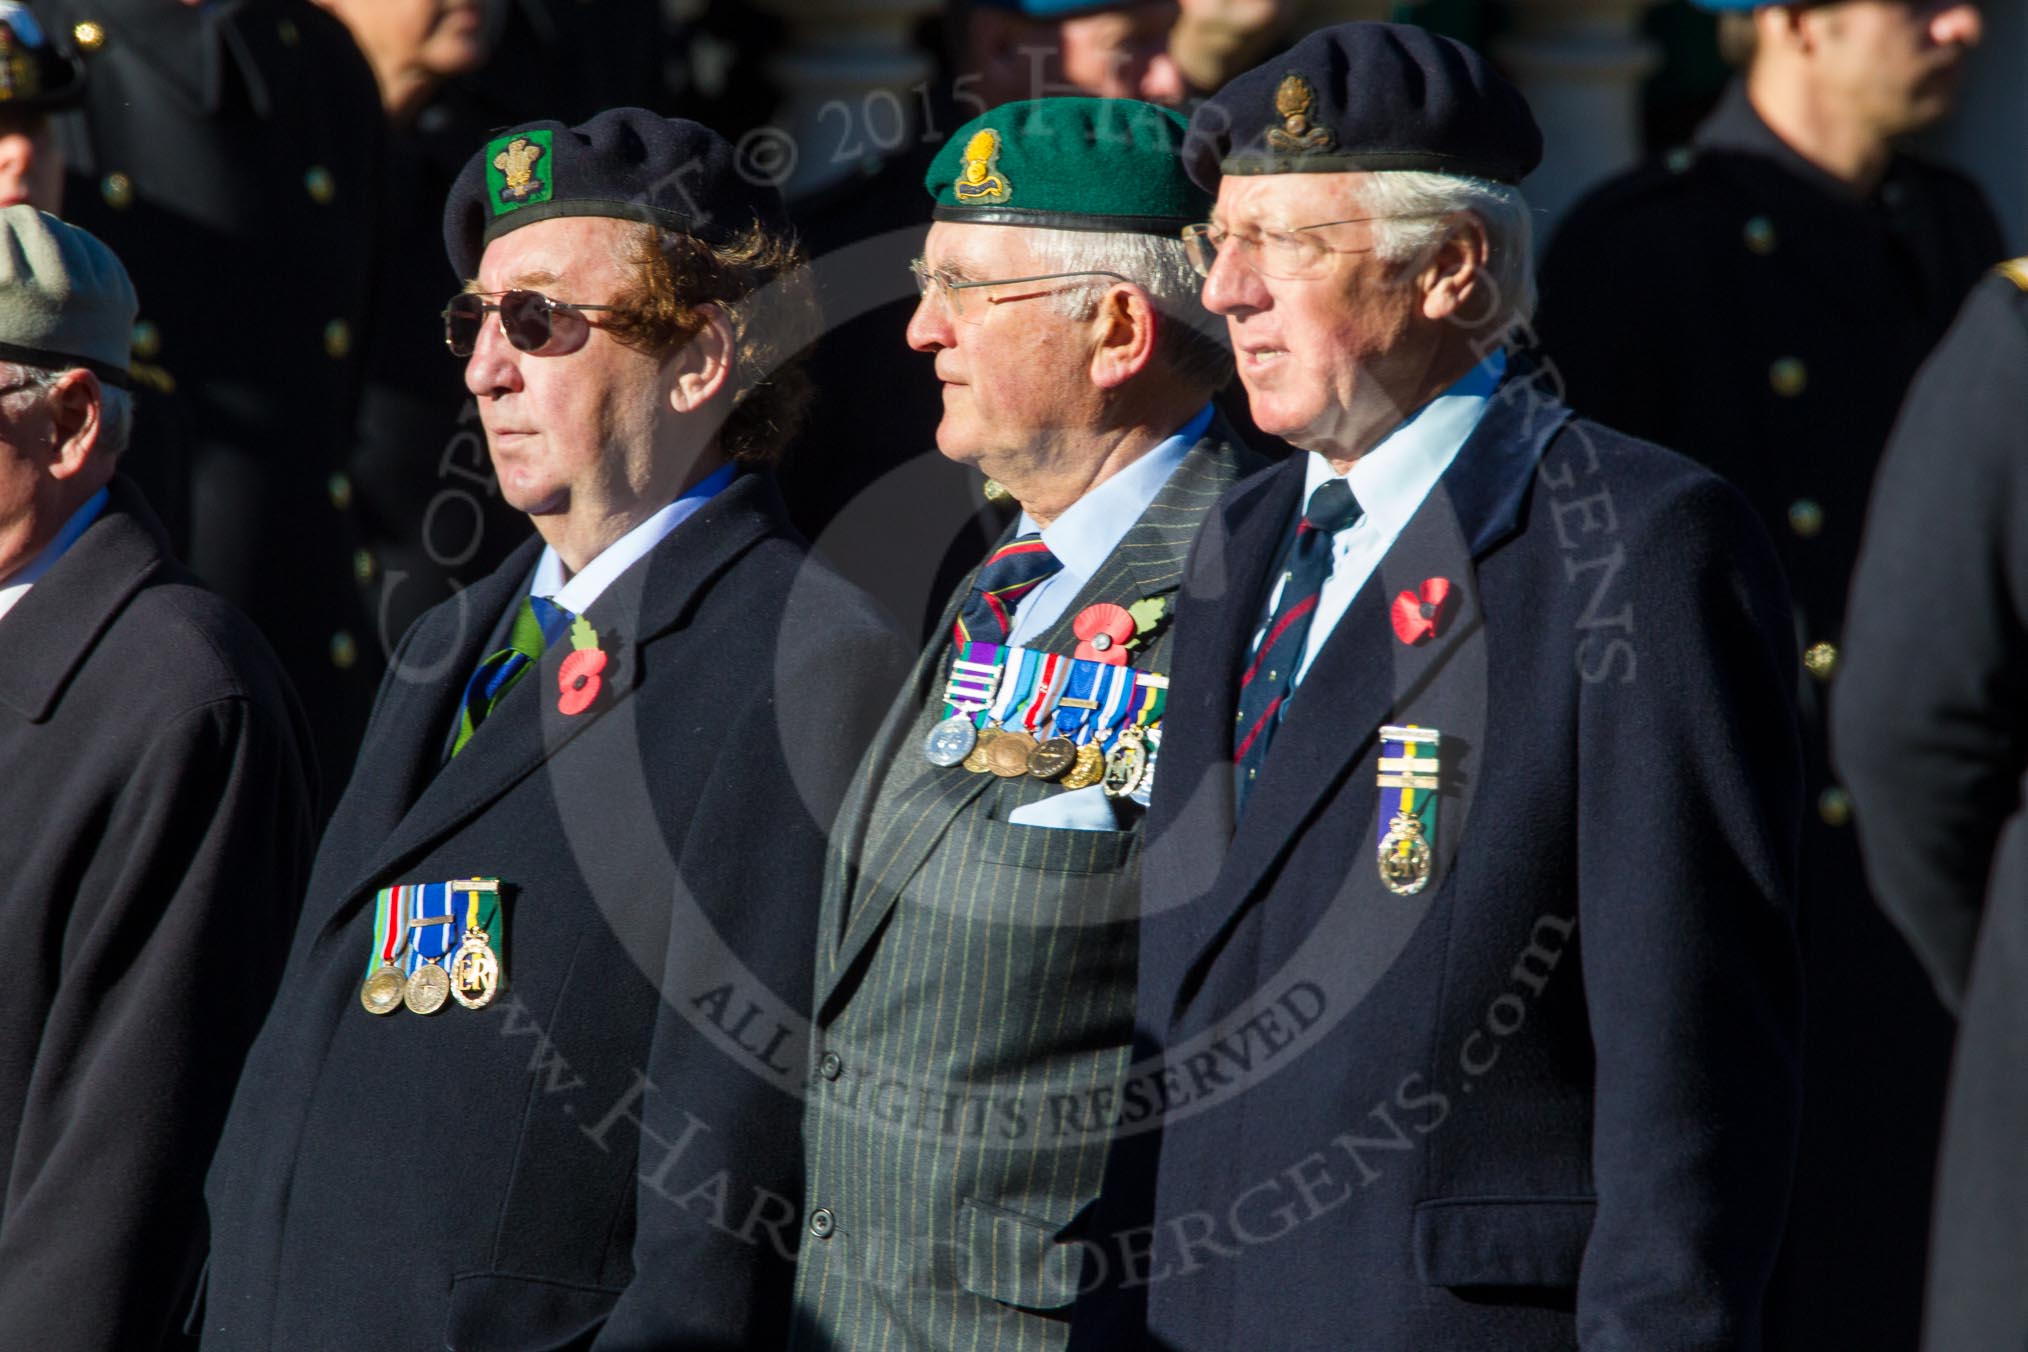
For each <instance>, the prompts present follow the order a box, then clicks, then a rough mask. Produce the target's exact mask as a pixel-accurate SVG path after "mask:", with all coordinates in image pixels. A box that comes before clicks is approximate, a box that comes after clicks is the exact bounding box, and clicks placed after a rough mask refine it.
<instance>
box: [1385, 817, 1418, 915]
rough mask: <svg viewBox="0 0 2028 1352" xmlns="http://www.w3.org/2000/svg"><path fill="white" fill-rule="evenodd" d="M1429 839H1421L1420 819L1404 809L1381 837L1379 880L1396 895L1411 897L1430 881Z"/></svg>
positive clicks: (1388, 825)
mask: <svg viewBox="0 0 2028 1352" xmlns="http://www.w3.org/2000/svg"><path fill="white" fill-rule="evenodd" d="M1429 865H1430V851H1429V841H1428V840H1426V839H1424V838H1423V834H1422V822H1421V821H1419V820H1417V819H1416V818H1414V817H1411V816H1409V815H1408V814H1407V813H1406V812H1397V813H1395V814H1394V819H1393V820H1392V821H1390V822H1389V823H1388V824H1387V834H1386V835H1384V836H1382V837H1381V838H1380V881H1381V884H1382V885H1383V886H1384V887H1386V888H1387V890H1388V891H1390V892H1392V893H1394V894H1395V895H1397V896H1403V897H1406V896H1411V895H1413V894H1414V893H1417V892H1420V891H1422V889H1423V887H1424V886H1425V885H1426V884H1427V883H1428V882H1429Z"/></svg>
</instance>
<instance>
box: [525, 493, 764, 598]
mask: <svg viewBox="0 0 2028 1352" xmlns="http://www.w3.org/2000/svg"><path fill="white" fill-rule="evenodd" d="M733 472H734V467H733V466H731V465H726V466H724V467H722V468H720V469H718V470H717V471H715V472H714V473H712V474H711V475H710V476H709V477H708V478H705V479H703V480H701V481H699V482H698V483H697V484H696V485H695V486H694V487H692V488H691V489H690V491H689V492H687V493H685V494H684V495H683V496H682V497H680V498H678V499H676V501H674V502H672V503H670V504H669V505H668V506H667V507H664V508H663V509H662V510H661V511H659V512H657V513H655V514H654V515H653V516H651V517H649V518H648V519H647V520H646V521H643V522H642V523H641V524H640V525H638V526H636V527H634V528H633V529H632V530H630V531H628V532H627V533H626V534H625V535H622V536H621V537H620V538H619V539H617V540H615V541H613V542H612V543H611V544H609V545H607V546H606V547H605V548H604V549H602V550H600V551H599V552H598V553H597V554H595V555H593V556H592V559H591V561H590V562H589V563H587V564H585V566H584V567H583V568H580V569H579V570H578V571H577V573H576V575H574V576H573V577H572V578H571V579H570V580H569V581H567V582H566V581H565V580H564V576H563V560H562V559H561V558H560V557H558V555H557V552H556V550H555V549H554V548H553V547H551V546H549V545H544V546H543V547H542V557H541V558H539V559H537V560H536V562H535V580H534V581H533V582H531V583H529V585H528V594H529V595H530V596H540V597H544V598H546V599H548V600H551V601H554V602H556V604H558V605H560V606H562V607H563V608H564V609H565V610H567V611H569V612H570V613H571V614H573V615H582V614H584V613H585V611H587V610H589V609H590V608H591V603H592V602H594V601H596V600H598V599H599V594H600V593H601V592H603V591H605V589H606V588H607V587H609V586H611V585H612V584H613V580H614V579H615V578H617V577H618V576H619V575H620V574H621V573H624V572H626V571H627V569H629V568H631V567H633V566H634V564H636V563H638V562H640V560H642V559H643V558H645V557H647V555H648V553H649V552H650V551H651V550H653V549H654V548H655V546H656V545H659V544H661V543H662V541H663V540H665V539H667V538H668V535H669V532H670V531H673V530H675V529H676V528H677V527H678V526H680V525H682V524H683V523H684V522H685V521H686V520H688V519H689V518H690V516H691V514H692V513H694V512H696V511H697V509H698V508H700V507H702V506H703V505H704V504H705V503H707V502H709V501H711V499H712V498H714V497H716V496H717V495H718V493H719V491H720V490H721V489H723V488H724V487H725V486H726V485H727V484H729V483H731V482H732V476H733Z"/></svg>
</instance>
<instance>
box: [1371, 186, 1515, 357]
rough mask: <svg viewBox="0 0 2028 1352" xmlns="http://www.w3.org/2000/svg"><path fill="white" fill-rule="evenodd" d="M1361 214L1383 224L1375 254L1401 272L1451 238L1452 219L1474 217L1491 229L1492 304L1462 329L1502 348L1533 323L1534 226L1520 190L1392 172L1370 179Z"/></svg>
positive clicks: (1489, 275) (1468, 318)
mask: <svg viewBox="0 0 2028 1352" xmlns="http://www.w3.org/2000/svg"><path fill="white" fill-rule="evenodd" d="M1357 191H1358V194H1359V199H1358V200H1359V209H1360V210H1362V211H1365V212H1370V213H1371V214H1373V215H1375V216H1378V217H1380V218H1381V219H1379V220H1377V221H1375V222H1374V226H1373V251H1374V253H1375V255H1376V256H1378V257H1379V259H1380V260H1381V261H1382V262H1383V263H1388V264H1393V265H1398V266H1401V267H1402V268H1403V270H1404V271H1406V270H1409V269H1410V268H1413V267H1415V266H1418V265H1420V264H1421V263H1423V262H1424V261H1426V260H1427V259H1428V258H1429V256H1430V255H1431V254H1433V253H1434V252H1435V251H1436V250H1437V248H1438V246H1440V245H1441V244H1442V243H1443V242H1444V240H1446V239H1447V238H1449V237H1450V235H1451V232H1452V229H1453V225H1454V218H1455V217H1457V216H1458V215H1460V214H1467V215H1471V216H1474V217H1477V218H1478V220H1479V222H1480V224H1482V225H1483V226H1484V227H1485V229H1486V245H1487V250H1488V255H1487V260H1486V273H1485V279H1486V281H1487V283H1489V286H1490V290H1491V295H1492V301H1491V304H1490V305H1489V306H1488V307H1487V308H1486V309H1485V310H1484V311H1483V312H1482V313H1481V314H1477V315H1471V316H1465V317H1463V319H1462V321H1461V322H1464V323H1467V324H1470V325H1471V326H1472V327H1474V328H1482V329H1484V330H1485V331H1486V337H1487V338H1489V339H1491V340H1495V341H1497V340H1498V339H1500V338H1501V337H1503V336H1504V335H1506V334H1507V333H1508V332H1509V331H1510V330H1512V329H1514V328H1516V327H1519V326H1521V325H1524V324H1526V323H1528V321H1529V320H1531V319H1533V318H1534V317H1535V227H1534V221H1533V218H1532V217H1531V216H1530V214H1529V209H1528V202H1527V199H1526V198H1524V197H1522V196H1521V190H1520V189H1519V188H1516V187H1513V186H1512V185H1510V184H1506V183H1494V182H1492V181H1490V180H1488V179H1483V178H1462V177H1459V176H1458V175H1455V174H1437V173H1429V172H1425V171H1419V170H1398V169H1390V170H1383V171H1380V172H1376V173H1369V174H1367V175H1365V176H1364V177H1363V178H1362V179H1361V180H1360V183H1359V188H1358V190H1357Z"/></svg>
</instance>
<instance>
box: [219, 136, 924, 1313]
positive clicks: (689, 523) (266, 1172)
mask: <svg viewBox="0 0 2028 1352" xmlns="http://www.w3.org/2000/svg"><path fill="white" fill-rule="evenodd" d="M445 241H446V244H447V245H448V247H449V251H450V257H451V263H452V266H453V267H454V268H455V269H456V271H457V274H458V275H459V276H461V277H464V278H466V279H467V281H466V288H465V290H464V291H462V292H460V293H459V294H457V295H456V296H454V297H452V298H451V300H450V302H449V303H448V305H447V306H446V308H445V311H444V325H445V330H444V331H445V338H446V340H447V342H448V344H449V346H450V349H451V351H452V353H453V354H455V355H456V356H458V357H460V358H462V359H463V360H464V363H465V382H466V386H467V388H468V389H469V390H470V391H471V392H472V394H473V396H474V397H475V398H476V399H477V400H478V404H479V413H480V418H481V420H482V422H483V423H484V425H485V430H486V436H487V441H488V444H489V446H490V449H491V451H492V456H493V462H494V465H495V467H496V470H497V472H498V474H499V477H500V485H501V492H502V494H503V495H504V496H505V497H506V498H507V500H508V501H509V502H511V503H512V504H513V505H514V507H515V508H516V509H517V510H519V511H521V512H524V513H526V514H527V515H528V516H529V518H530V519H531V520H532V522H533V524H534V526H535V538H531V539H529V540H528V541H527V542H526V543H525V544H524V545H523V546H522V547H521V548H520V549H519V550H518V551H516V552H515V553H514V554H513V555H512V556H511V557H510V558H509V559H508V560H507V562H506V563H505V564H503V565H502V566H501V568H500V569H499V570H498V571H496V572H495V573H494V574H493V575H492V576H491V577H489V578H487V579H485V580H484V581H482V582H479V583H477V584H475V585H474V586H472V587H470V588H469V589H467V590H466V591H464V592H463V593H461V594H460V595H459V597H458V598H457V599H456V600H454V601H451V602H448V603H446V604H444V605H441V606H439V607H437V608H436V609H434V610H432V611H430V612H429V613H427V614H426V615H424V616H423V617H422V618H421V619H420V620H418V621H417V622H416V624H415V625H414V626H413V627H412V628H411V629H410V630H409V632H408V634H407V635H406V637H404V638H403V640H402V642H401V644H400V646H399V648H398V649H397V650H396V652H395V655H394V659H393V666H392V669H391V670H390V672H389V675H388V677H387V679H386V681H385V682H384V683H383V685H382V688H381V692H380V696H379V698H378V700H377V702H376V705H375V709H374V715H373V720H372V723H371V725H370V727H369V730H368V735H367V741H366V745H365V748H364V750H363V751H362V753H361V757H360V761H359V765H358V768H357V770H356V772H355V773H354V775H353V778H352V782H351V784H350V785H349V787H348V788H347V790H346V793H345V797H344V799H343V801H342V802H341V803H340V804H339V806H338V810H337V813H336V815H335V816H334V817H333V819H332V823H331V827H330V830H329V832H328V834H327V835H326V837H325V840H324V843H323V847H322V849H321V851H320V853H319V855H318V858H317V864H316V869H315V871H314V873H313V875H312V878H311V882H310V889H309V895H308V900H307V902H306V904H305V907H304V914H303V919H302V924H301V926H300V928H299V929H298V931H297V934H296V937H295V942H294V945H293V948H292V949H291V950H290V951H289V952H288V953H287V954H283V953H281V952H275V953H273V954H272V955H270V960H271V961H273V962H275V963H281V962H283V961H284V960H285V959H286V963H287V965H286V967H285V969H284V971H283V975H282V995H281V997H280V999H279V1000H278V1002H277V1004H276V1006H275V1009H274V1012H273V1014H272V1016H271V1017H270V1019H269V1020H268V1023H267V1025H266V1027H265V1028H264V1029H263V1030H262V1033H261V1036H260V1039H259V1040H258V1042H257V1043H256V1045H255V1048H254V1051H253V1053H252V1055H251V1057H250V1060H249V1065H248V1069H247V1073H246V1076H245V1078H244V1080H243V1081H242V1085H241V1090H240V1094H239V1097H238V1099H237V1101H236V1102H235V1104H234V1108H233V1113H232V1116H231V1119H230V1121H229V1123H228V1126H227V1130H226V1136H225V1140H224V1143H223V1145H222V1147H221V1151H220V1155H219V1159H218V1162H217V1164H216V1166H215V1167H214V1169H213V1170H212V1173H211V1177H210V1179H209V1183H208V1187H207V1198H208V1201H209V1203H210V1206H211V1214H212V1255H211V1268H210V1277H209V1286H208V1291H207V1293H206V1297H205V1304H204V1307H203V1310H202V1315H201V1320H202V1327H203V1345H204V1346H205V1347H206V1348H268V1347H282V1346H286V1347H289V1348H292V1349H305V1350H306V1352H307V1350H308V1349H328V1352H341V1349H342V1350H343V1352H358V1349H361V1348H397V1347H402V1348H406V1347H415V1348H421V1347H439V1346H444V1347H458V1348H478V1347H529V1348H533V1347H558V1348H560V1347H565V1346H572V1347H576V1346H583V1345H585V1344H586V1343H588V1342H589V1341H591V1339H592V1338H593V1337H594V1335H597V1336H599V1337H607V1336H608V1335H610V1339H611V1341H610V1343H601V1346H606V1345H614V1346H623V1345H649V1346H667V1347H679V1346H714V1347H720V1346H722V1347H733V1346H745V1345H765V1344H766V1343H768V1342H770V1341H775V1340H778V1339H779V1338H780V1337H782V1336H784V1332H785V1326H786V1317H787V1311H788V1303H789V1288H788V1282H789V1279H790V1277H791V1270H790V1253H791V1243H790V1240H789V1239H787V1238H785V1237H784V1233H783V1232H784V1231H789V1232H790V1233H791V1234H792V1226H793V1220H794V1216H795V1211H796V1207H797V1201H798V1177H799V1174H800V1155H799V1150H798V1147H797V1140H796V1124H797V1119H798V1116H799V1109H798V1101H797V1099H796V1097H795V1095H794V1092H793V1091H794V1090H795V1088H796V1087H797V1085H798V1084H799V1082H800V1075H801V1060H800V1057H799V1047H800V1044H801V1038H802V1037H803V1035H804V1026H805V1020H804V1008H805V1006H806V1005H807V992H808V990H809V987H810V982H811V979H812V973H811V968H810V955H811V953H812V952H813V951H814V948H815V934H814V929H813V923H814V915H815V902H816V896H817V887H818V880H819V876H820V874H821V866H822V853H823V846H824V839H825V831H826V829H827V828H828V826H829V824H830V820H831V816H832V813H833V811H834V808H835V800H836V796H837V793H838V792H839V790H840V787H841V784H842V781H843V779H844V777H845V774H846V773H847V771H848V770H849V768H850V766H851V764H852V762H853V760H854V758H855V757H856V754H857V750H858V747H859V745H860V743H861V741H862V740H863V737H864V735H865V734H866V733H867V732H870V723H871V721H872V719H873V718H874V717H876V716H877V715H878V712H879V710H881V709H882V708H884V707H885V705H886V701H887V696H888V693H889V691H890V689H891V688H892V685H893V683H894V682H895V681H896V680H898V679H899V675H900V672H901V670H902V665H903V663H904V662H905V656H904V654H902V653H901V651H900V650H899V648H898V646H897V645H896V644H895V643H894V642H893V641H892V639H891V637H890V635H889V633H888V631H887V629H886V628H885V627H884V625H883V624H882V623H881V622H879V621H878V620H877V619H876V618H875V616H874V614H873V613H872V610H871V607H870V606H869V604H868V603H867V602H866V601H865V599H864V598H863V597H862V596H860V595H859V594H858V593H856V592H854V591H852V590H851V589H850V588H848V587H846V586H845V585H844V584H843V583H842V582H840V581H839V580H838V579H837V578H836V576H835V575H833V574H831V573H830V572H828V571H827V570H826V569H824V568H823V567H822V566H820V565H817V564H815V563H813V562H811V561H809V559H808V558H807V555H806V550H805V545H804V542H803V541H802V540H800V539H799V538H798V537H796V535H795V534H794V532H793V531H792V530H791V529H790V528H789V527H788V526H787V524H786V522H785V518H784V515H783V509H782V505H781V501H780V498H779V496H778V495H777V493H776V491H775V487H774V484H773V481H772V479H771V478H770V476H769V475H768V473H767V472H766V469H765V466H766V464H767V462H768V461H769V460H770V458H771V457H772V456H773V454H774V453H775V452H776V451H777V450H778V449H779V447H780V446H781V444H782V442H783V441H784V439H785V438H786V437H787V436H788V435H789V433H790V432H791V430H792V429H793V427H794V425H795V423H796V421H797V418H798V417H799V414H800V407H801V401H802V398H803V392H802V390H801V388H800V387H799V384H798V382H797V380H796V378H795V376H796V373H795V371H794V370H793V368H792V367H785V366H783V365H782V364H781V363H782V358H783V354H784V353H787V352H792V351H793V350H794V349H795V347H796V346H797V345H798V344H799V342H800V337H801V334H802V332H803V321H804V320H805V319H806V318H807V316H806V314H805V313H804V307H805V306H806V305H807V300H806V299H805V293H804V291H803V289H802V288H801V287H800V286H799V276H798V269H799V266H800V255H799V252H798V250H797V249H796V248H795V246H794V244H793V242H792V241H791V240H790V239H789V237H788V236H787V235H786V233H785V231H784V228H783V226H782V223H781V214H780V203H779V200H778V198H777V197H776V196H775V195H774V194H773V192H772V190H771V189H767V190H757V189H755V188H753V187H752V186H751V185H749V184H747V183H746V182H744V181H743V180H742V179H741V178H740V177H739V176H738V175H737V173H736V172H735V171H734V168H733V161H732V148H731V147H730V146H729V145H728V144H727V143H726V142H725V141H724V140H723V139H722V138H720V137H719V136H717V135H716V134H715V133H713V132H711V131H709V130H707V129H705V128H704V127H701V126H699V125H697V124H696V123H692V122H683V121H670V120H665V119H663V118H661V117H658V116H656V115H654V114H651V113H647V112H644V111H641V110H638V109H618V110H613V111H610V112H606V113H602V114H600V115H599V116H597V117H595V118H593V119H592V120H591V121H589V122H587V123H585V124H583V125H582V126H578V127H565V126H563V125H561V124H559V123H554V122H538V123H532V124H528V125H524V126H521V127H517V128H513V129H511V130H509V131H507V132H504V133H502V134H500V135H499V136H497V137H496V138H494V140H492V141H491V142H490V143H489V144H487V145H486V146H485V148H484V149H483V150H481V151H480V152H479V154H477V155H476V156H474V157H473V158H472V160H471V162H470V163H469V164H467V165H466V167H465V171H464V173H463V175H462V176H461V177H460V178H459V180H458V182H457V185H456V186H455V187H454V189H453V190H452V193H451V198H450V202H449V205H448V207H447V209H446V213H445ZM250 904H260V903H259V902H258V901H250ZM637 1272H638V1273H639V1278H638V1280H636V1273H637ZM609 1319H610V1321H611V1323H612V1324H613V1328H612V1329H610V1330H604V1331H603V1332H602V1329H603V1327H604V1326H605V1325H606V1324H607V1323H608V1321H609Z"/></svg>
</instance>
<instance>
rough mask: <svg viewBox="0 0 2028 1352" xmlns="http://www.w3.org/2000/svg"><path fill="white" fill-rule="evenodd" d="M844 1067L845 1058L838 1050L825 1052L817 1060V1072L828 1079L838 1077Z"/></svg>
mask: <svg viewBox="0 0 2028 1352" xmlns="http://www.w3.org/2000/svg"><path fill="white" fill-rule="evenodd" d="M844 1069H845V1062H844V1059H843V1058H842V1057H840V1056H839V1055H838V1053H836V1052H825V1053H824V1055H823V1056H822V1057H821V1058H820V1059H819V1060H818V1062H817V1073H818V1074H819V1075H822V1076H823V1077H824V1078H825V1079H827V1080H835V1079H837V1078H838V1075H839V1072H841V1071H843V1070H844Z"/></svg>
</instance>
